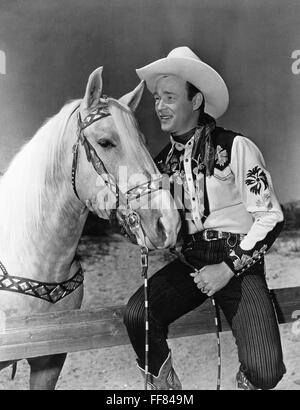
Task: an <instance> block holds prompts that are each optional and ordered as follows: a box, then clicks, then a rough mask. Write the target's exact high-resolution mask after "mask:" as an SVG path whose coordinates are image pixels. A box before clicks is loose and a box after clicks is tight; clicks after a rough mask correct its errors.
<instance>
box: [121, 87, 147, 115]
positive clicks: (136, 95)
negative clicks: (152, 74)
mask: <svg viewBox="0 0 300 410" xmlns="http://www.w3.org/2000/svg"><path fill="white" fill-rule="evenodd" d="M144 87H145V81H144V80H143V81H141V82H140V83H139V85H138V86H137V87H136V88H135V89H134V90H133V91H131V92H130V93H128V94H125V95H123V97H121V98H120V99H119V101H120V102H121V103H123V104H126V105H128V107H129V108H130V109H131V111H135V110H136V109H137V107H138V105H139V103H140V101H141V98H142V95H143V91H144Z"/></svg>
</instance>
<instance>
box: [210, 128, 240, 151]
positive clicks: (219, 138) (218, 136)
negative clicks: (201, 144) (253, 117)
mask: <svg viewBox="0 0 300 410" xmlns="http://www.w3.org/2000/svg"><path fill="white" fill-rule="evenodd" d="M237 136H240V137H243V134H241V133H240V132H237V131H232V130H228V129H226V128H222V127H216V128H215V129H214V131H213V133H212V142H213V144H214V146H215V147H217V146H218V145H220V146H222V147H224V148H227V149H231V147H232V144H233V141H234V139H235V138H236V137H237Z"/></svg>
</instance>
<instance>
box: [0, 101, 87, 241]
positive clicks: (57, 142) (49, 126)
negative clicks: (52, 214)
mask: <svg viewBox="0 0 300 410" xmlns="http://www.w3.org/2000/svg"><path fill="white" fill-rule="evenodd" d="M79 104H80V100H75V101H71V102H68V103H67V104H65V105H64V106H63V107H62V108H61V110H60V111H59V112H58V113H57V114H56V115H54V116H53V117H51V118H50V119H48V120H47V121H46V122H45V123H44V124H43V125H42V126H41V128H40V129H39V130H38V131H37V132H36V134H35V135H34V136H33V138H32V139H31V140H30V141H29V142H27V143H26V144H25V145H24V146H23V147H22V148H21V149H20V151H19V152H18V153H17V155H16V156H15V157H14V158H13V160H12V161H11V163H10V164H9V166H8V169H7V171H6V172H5V173H4V175H3V176H2V177H1V179H0V218H1V219H0V221H1V222H0V225H1V228H0V246H1V244H2V243H3V241H9V242H11V245H12V246H13V245H14V244H15V243H16V241H27V240H28V239H29V238H30V236H31V235H32V234H33V232H34V230H36V229H38V228H39V227H40V223H41V221H42V206H41V205H42V203H44V201H49V206H52V204H53V203H54V202H55V201H54V198H53V197H51V195H50V194H51V190H50V191H49V184H50V186H51V184H52V185H53V188H55V185H56V187H58V186H59V184H60V183H61V181H62V179H63V175H61V173H62V170H61V163H62V160H63V158H64V156H65V150H64V149H63V146H64V141H63V135H64V133H65V129H66V125H67V122H68V120H69V118H70V115H71V114H72V112H73V111H74V110H75V109H76V108H77V107H78V106H79ZM6 245H8V244H7V243H6Z"/></svg>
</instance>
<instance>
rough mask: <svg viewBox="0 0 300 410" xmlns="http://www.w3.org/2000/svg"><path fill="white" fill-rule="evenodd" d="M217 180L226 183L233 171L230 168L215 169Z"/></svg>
mask: <svg viewBox="0 0 300 410" xmlns="http://www.w3.org/2000/svg"><path fill="white" fill-rule="evenodd" d="M213 176H214V177H215V178H216V179H219V180H221V181H226V180H227V179H229V178H230V177H231V176H232V171H231V169H230V167H229V166H227V167H226V168H224V169H222V170H220V169H218V168H214V175H213Z"/></svg>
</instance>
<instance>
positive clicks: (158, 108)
mask: <svg viewBox="0 0 300 410" xmlns="http://www.w3.org/2000/svg"><path fill="white" fill-rule="evenodd" d="M164 107H165V104H164V102H163V100H162V99H161V100H159V101H158V103H157V110H158V111H160V110H162V109H163V108H164Z"/></svg>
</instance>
